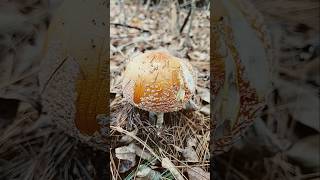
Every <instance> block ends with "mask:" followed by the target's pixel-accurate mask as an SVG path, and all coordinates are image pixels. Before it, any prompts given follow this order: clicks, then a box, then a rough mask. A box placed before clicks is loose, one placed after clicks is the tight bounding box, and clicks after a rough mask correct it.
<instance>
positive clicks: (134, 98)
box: [123, 51, 196, 112]
mask: <svg viewBox="0 0 320 180" xmlns="http://www.w3.org/2000/svg"><path fill="white" fill-rule="evenodd" d="M195 88H196V77H195V73H194V70H193V68H192V66H191V64H190V63H189V62H186V61H183V60H182V59H179V58H177V57H174V56H172V55H171V54H169V53H168V52H166V51H148V52H146V53H143V54H140V55H138V56H136V57H134V58H133V59H131V61H130V62H129V63H128V64H127V67H126V71H125V74H124V81H123V95H124V97H125V98H126V99H127V100H128V101H129V102H130V103H131V104H133V105H135V106H136V107H138V108H140V109H143V110H146V111H151V112H172V111H178V110H180V109H182V108H183V107H184V105H185V104H186V103H187V102H188V101H189V99H190V98H191V97H192V95H193V94H194V91H195Z"/></svg>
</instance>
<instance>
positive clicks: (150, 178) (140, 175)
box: [136, 165, 161, 180]
mask: <svg viewBox="0 0 320 180" xmlns="http://www.w3.org/2000/svg"><path fill="white" fill-rule="evenodd" d="M138 169H139V170H138V172H137V178H136V179H137V180H139V179H140V180H160V179H161V173H160V172H158V171H155V170H153V169H151V168H150V167H148V166H144V165H141V166H140V167H139V168H138Z"/></svg>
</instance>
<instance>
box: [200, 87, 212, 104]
mask: <svg viewBox="0 0 320 180" xmlns="http://www.w3.org/2000/svg"><path fill="white" fill-rule="evenodd" d="M197 92H198V96H200V98H201V99H202V100H204V101H205V102H207V103H210V90H209V89H208V88H202V87H199V86H198V87H197Z"/></svg>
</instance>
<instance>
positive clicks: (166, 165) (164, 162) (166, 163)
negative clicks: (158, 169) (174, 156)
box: [161, 157, 184, 180]
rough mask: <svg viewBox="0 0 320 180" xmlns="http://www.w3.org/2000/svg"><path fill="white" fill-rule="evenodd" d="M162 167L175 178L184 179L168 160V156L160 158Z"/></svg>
mask: <svg viewBox="0 0 320 180" xmlns="http://www.w3.org/2000/svg"><path fill="white" fill-rule="evenodd" d="M161 165H162V167H164V168H166V169H168V170H169V171H170V172H171V174H172V175H173V176H174V177H175V179H177V180H184V178H183V176H182V175H181V173H180V172H179V170H178V169H177V168H176V166H175V165H174V164H173V163H172V162H171V161H170V159H169V158H167V157H166V158H162V162H161Z"/></svg>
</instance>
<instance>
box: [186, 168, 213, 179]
mask: <svg viewBox="0 0 320 180" xmlns="http://www.w3.org/2000/svg"><path fill="white" fill-rule="evenodd" d="M187 172H188V175H189V180H209V179H210V173H209V172H206V171H204V170H203V169H201V168H200V167H193V168H188V169H187Z"/></svg>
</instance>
